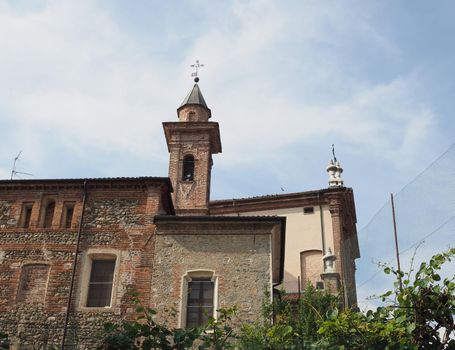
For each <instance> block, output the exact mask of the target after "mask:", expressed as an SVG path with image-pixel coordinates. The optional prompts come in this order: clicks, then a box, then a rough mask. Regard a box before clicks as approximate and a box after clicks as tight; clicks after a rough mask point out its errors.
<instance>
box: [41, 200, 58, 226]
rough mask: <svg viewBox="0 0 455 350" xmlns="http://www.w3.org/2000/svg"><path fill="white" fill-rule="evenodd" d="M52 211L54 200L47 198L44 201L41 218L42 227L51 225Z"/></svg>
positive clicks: (53, 209) (53, 210)
mask: <svg viewBox="0 0 455 350" xmlns="http://www.w3.org/2000/svg"><path fill="white" fill-rule="evenodd" d="M54 212H55V200H53V199H49V200H47V201H46V204H45V207H44V215H43V218H42V226H43V227H44V228H50V227H52V221H53V220H54Z"/></svg>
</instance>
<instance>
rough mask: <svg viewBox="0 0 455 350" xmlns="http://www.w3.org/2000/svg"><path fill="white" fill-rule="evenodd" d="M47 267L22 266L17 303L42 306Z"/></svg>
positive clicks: (41, 265) (47, 273) (45, 287)
mask: <svg viewBox="0 0 455 350" xmlns="http://www.w3.org/2000/svg"><path fill="white" fill-rule="evenodd" d="M48 279H49V265H46V264H29V265H24V266H22V270H21V277H20V281H19V289H18V292H17V299H16V300H17V302H18V303H25V304H44V301H45V298H46V289H47V282H48Z"/></svg>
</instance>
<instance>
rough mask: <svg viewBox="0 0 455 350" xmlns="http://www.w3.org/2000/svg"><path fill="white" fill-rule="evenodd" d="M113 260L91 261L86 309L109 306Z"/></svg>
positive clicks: (112, 278) (113, 267) (113, 268)
mask: <svg viewBox="0 0 455 350" xmlns="http://www.w3.org/2000/svg"><path fill="white" fill-rule="evenodd" d="M114 270H115V260H93V261H92V272H91V273H90V282H89V286H88V297H87V306H88V307H109V306H111V297H112V283H113V281H114Z"/></svg>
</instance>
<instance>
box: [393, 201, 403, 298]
mask: <svg viewBox="0 0 455 350" xmlns="http://www.w3.org/2000/svg"><path fill="white" fill-rule="evenodd" d="M390 201H391V203H392V218H393V234H394V236H395V253H396V255H397V267H398V271H399V273H401V266H400V252H399V250H398V236H397V221H396V218H395V204H394V202H393V193H391V194H390ZM398 282H399V283H400V290H403V283H402V281H401V275H400V274H398Z"/></svg>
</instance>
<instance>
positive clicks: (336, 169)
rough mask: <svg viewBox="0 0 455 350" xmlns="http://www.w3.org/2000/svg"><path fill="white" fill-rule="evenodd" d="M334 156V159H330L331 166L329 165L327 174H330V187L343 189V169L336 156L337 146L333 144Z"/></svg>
mask: <svg viewBox="0 0 455 350" xmlns="http://www.w3.org/2000/svg"><path fill="white" fill-rule="evenodd" d="M332 155H333V159H330V161H329V165H327V168H326V170H327V172H328V173H329V187H343V186H344V182H343V179H342V178H341V173H342V172H343V168H342V167H341V165H340V162H339V161H338V160H337V157H336V156H335V145H334V144H332Z"/></svg>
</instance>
